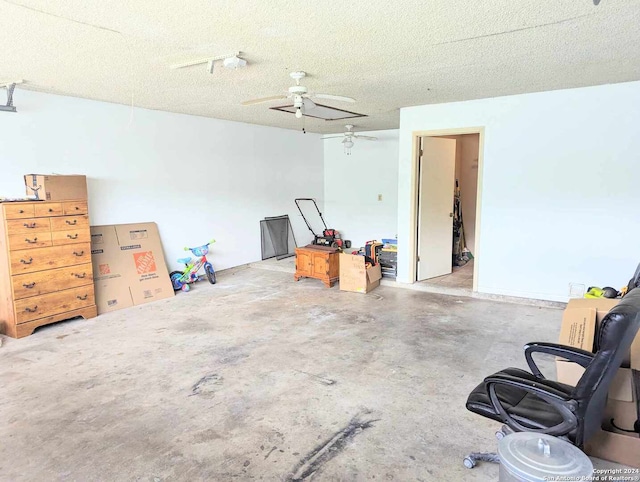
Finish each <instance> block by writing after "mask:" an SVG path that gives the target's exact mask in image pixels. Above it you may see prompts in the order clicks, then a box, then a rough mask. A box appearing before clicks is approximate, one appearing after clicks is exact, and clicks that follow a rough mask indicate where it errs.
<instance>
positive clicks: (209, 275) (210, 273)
mask: <svg viewBox="0 0 640 482" xmlns="http://www.w3.org/2000/svg"><path fill="white" fill-rule="evenodd" d="M204 271H205V273H207V279H208V280H209V283H211V284H212V285H214V284H216V272H215V271H214V270H213V266H211V264H210V263H207V264H205V265H204Z"/></svg>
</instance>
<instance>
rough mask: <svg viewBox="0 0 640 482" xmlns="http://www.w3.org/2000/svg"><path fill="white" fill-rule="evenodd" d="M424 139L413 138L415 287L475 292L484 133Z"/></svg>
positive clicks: (442, 135) (453, 134) (419, 137)
mask: <svg viewBox="0 0 640 482" xmlns="http://www.w3.org/2000/svg"><path fill="white" fill-rule="evenodd" d="M420 134H422V133H420ZM424 134H426V135H417V136H416V172H415V175H416V220H415V226H416V230H415V234H416V239H415V247H416V249H415V262H414V267H415V277H414V281H417V282H420V284H421V285H425V286H430V287H434V288H442V289H443V290H444V291H446V290H447V289H457V290H464V291H465V292H467V291H468V292H471V291H475V290H476V289H477V288H476V285H477V264H478V250H477V245H478V243H477V239H478V234H479V229H478V226H479V223H478V219H477V213H479V189H478V186H479V174H480V172H481V170H480V164H481V152H482V151H481V141H482V139H481V137H482V131H481V130H476V131H475V132H468V131H467V132H465V133H451V134H448V133H442V134H438V135H435V134H436V133H424Z"/></svg>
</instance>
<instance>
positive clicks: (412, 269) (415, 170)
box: [409, 127, 484, 292]
mask: <svg viewBox="0 0 640 482" xmlns="http://www.w3.org/2000/svg"><path fill="white" fill-rule="evenodd" d="M463 134H478V135H479V136H478V137H479V138H478V186H477V191H476V225H475V246H474V247H473V259H474V262H473V291H474V292H475V291H478V267H479V264H480V261H479V259H480V258H479V254H480V253H479V251H478V246H479V245H480V236H481V235H482V230H481V221H482V220H481V213H482V185H483V183H482V177H483V171H484V127H460V128H455V129H439V130H428V131H413V132H412V139H411V143H412V155H411V213H410V216H409V223H410V224H409V227H410V232H411V236H410V238H409V253H410V259H409V279H411V280H412V281H411V282H412V283H416V282H417V281H416V279H417V275H418V269H417V261H418V189H419V186H418V185H419V182H420V178H419V176H418V175H419V166H420V160H419V156H420V138H421V137H441V136H458V135H463ZM452 202H453V197H452Z"/></svg>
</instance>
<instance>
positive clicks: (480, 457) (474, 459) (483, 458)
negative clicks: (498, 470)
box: [462, 425, 513, 469]
mask: <svg viewBox="0 0 640 482" xmlns="http://www.w3.org/2000/svg"><path fill="white" fill-rule="evenodd" d="M510 433H513V429H512V428H511V427H509V426H508V425H503V426H502V428H501V429H500V430H498V431H497V432H496V434H495V435H496V438H497V439H498V440H502V439H503V438H505V437H506V436H507V435H509V434H510ZM478 462H491V463H493V464H499V463H500V457H498V454H497V453H495V452H473V453H470V454H469V455H467V456H466V457H465V458H464V460H463V461H462V463H463V464H464V466H465V467H466V468H468V469H472V468H474V467H475V466H476V464H477V463H478Z"/></svg>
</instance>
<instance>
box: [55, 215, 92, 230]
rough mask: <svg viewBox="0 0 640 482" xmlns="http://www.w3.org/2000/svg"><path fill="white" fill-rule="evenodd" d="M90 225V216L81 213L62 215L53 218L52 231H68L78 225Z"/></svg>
mask: <svg viewBox="0 0 640 482" xmlns="http://www.w3.org/2000/svg"><path fill="white" fill-rule="evenodd" d="M83 226H84V227H87V228H88V227H89V216H87V215H86V214H81V215H80V216H61V217H59V218H51V231H66V230H68V229H72V228H76V227H83Z"/></svg>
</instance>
